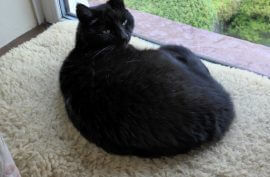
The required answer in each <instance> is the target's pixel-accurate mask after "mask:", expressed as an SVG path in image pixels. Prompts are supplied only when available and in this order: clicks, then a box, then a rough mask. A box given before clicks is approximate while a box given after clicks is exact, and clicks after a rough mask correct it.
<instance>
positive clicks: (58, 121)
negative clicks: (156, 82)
mask: <svg viewBox="0 0 270 177" xmlns="http://www.w3.org/2000/svg"><path fill="white" fill-rule="evenodd" d="M76 26H77V23H76V22H71V21H66V22H60V23H58V24H55V25H53V26H52V27H50V28H49V29H48V30H47V31H45V32H44V33H42V34H40V35H39V36H38V37H36V38H34V39H32V40H31V41H29V42H26V43H24V44H22V45H20V46H19V47H17V48H15V49H12V50H11V51H10V52H9V53H7V54H6V55H5V56H3V57H2V58H0V133H1V135H2V136H3V137H4V139H5V141H6V143H7V144H8V147H9V149H10V151H11V153H12V155H13V157H14V160H15V162H16V164H17V166H18V169H19V170H20V172H21V174H22V176H23V177H41V176H42V177H128V176H132V177H135V176H136V177H180V176H185V177H187V176H193V177H209V176H218V177H227V176H237V177H241V176H250V177H255V176H260V177H263V176H268V177H269V176H270V80H269V79H268V78H266V77H262V76H259V75H256V74H254V73H250V72H247V71H243V70H239V69H234V68H229V67H224V66H221V65H217V64H212V63H208V62H205V64H206V65H207V67H208V68H209V70H210V72H211V73H212V75H213V76H214V77H215V78H216V79H217V80H218V81H219V82H220V83H222V84H223V85H224V87H225V88H226V89H227V90H228V91H229V92H230V93H231V95H232V98H233V101H234V103H235V107H236V114H237V117H236V119H235V121H234V122H233V124H232V126H231V129H230V130H229V132H228V133H227V134H226V136H225V137H224V139H223V140H222V141H220V142H219V143H216V144H214V145H212V146H210V147H209V146H208V147H202V148H201V149H198V150H194V151H192V152H190V153H189V154H185V155H178V156H176V157H173V158H160V159H141V158H137V157H127V156H125V157H123V156H117V155H111V154H108V153H105V152H104V151H103V150H102V149H100V148H97V147H96V146H95V145H94V144H91V143H89V142H87V141H86V140H85V139H84V138H83V137H82V136H80V134H79V133H78V132H77V131H76V130H75V128H74V127H73V126H72V124H71V123H70V121H69V120H68V118H67V114H66V112H65V109H64V104H63V100H62V97H61V94H60V91H59V83H58V76H59V69H60V66H61V64H62V62H63V60H64V59H65V57H66V56H67V54H68V53H69V51H70V50H71V49H72V47H73V46H74V36H75V31H76ZM131 43H132V44H133V45H135V46H137V47H139V48H146V47H149V48H152V47H157V46H156V45H153V44H150V43H148V42H146V41H143V40H140V39H136V38H133V39H132V41H131ZM240 59H241V58H239V60H240Z"/></svg>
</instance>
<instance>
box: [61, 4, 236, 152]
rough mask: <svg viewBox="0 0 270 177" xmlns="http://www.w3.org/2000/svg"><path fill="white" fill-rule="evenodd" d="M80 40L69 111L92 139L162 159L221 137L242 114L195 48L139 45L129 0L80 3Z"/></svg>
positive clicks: (71, 60) (67, 67) (72, 62)
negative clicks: (134, 44)
mask: <svg viewBox="0 0 270 177" xmlns="http://www.w3.org/2000/svg"><path fill="white" fill-rule="evenodd" d="M77 16H78V18H79V25H78V29H77V34H76V46H75V48H74V49H73V50H72V51H71V52H70V54H69V56H68V57H67V58H66V60H65V61H64V63H63V66H62V68H61V72H60V86H61V91H62V94H63V96H64V100H65V105H66V110H67V112H68V116H69V118H70V120H71V121H72V123H73V124H74V126H75V127H76V128H77V129H78V130H79V131H80V133H81V134H82V135H83V136H84V137H85V138H87V139H88V140H89V141H91V142H93V143H95V144H96V145H97V146H99V147H102V148H103V149H104V150H105V151H107V152H110V153H115V154H122V155H136V156H141V157H160V156H170V155H176V154H179V153H185V152H188V151H189V150H191V149H193V148H195V147H199V146H200V145H201V144H203V143H206V142H210V141H215V140H219V139H220V138H221V137H222V136H223V135H224V133H225V132H226V131H227V130H228V128H229V125H230V124H231V122H232V120H233V118H234V108H233V103H232V101H231V99H230V96H229V94H228V93H227V92H226V91H225V90H224V88H223V87H222V86H221V85H220V84H219V83H217V81H215V80H214V79H213V77H211V75H210V73H209V72H208V69H207V68H206V67H205V66H204V64H203V63H202V62H201V61H200V59H199V58H198V57H197V56H196V55H195V54H194V53H192V52H191V51H190V50H188V49H186V48H184V47H181V46H174V45H167V46H162V47H160V48H159V49H158V50H137V49H135V48H134V47H132V46H131V45H128V44H127V43H128V42H129V40H130V37H131V35H132V30H133V27H134V19H133V17H132V15H131V14H130V13H129V12H128V10H127V9H125V6H124V3H123V1H122V0H110V1H108V2H107V3H105V4H102V5H99V6H95V7H90V8H88V7H86V6H84V5H81V4H79V5H77Z"/></svg>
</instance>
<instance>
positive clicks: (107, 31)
mask: <svg viewBox="0 0 270 177" xmlns="http://www.w3.org/2000/svg"><path fill="white" fill-rule="evenodd" d="M102 33H103V34H110V33H111V31H110V30H104V31H102Z"/></svg>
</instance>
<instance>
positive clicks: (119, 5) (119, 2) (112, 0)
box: [107, 0, 125, 9]
mask: <svg viewBox="0 0 270 177" xmlns="http://www.w3.org/2000/svg"><path fill="white" fill-rule="evenodd" d="M107 3H108V4H109V5H110V6H111V7H112V8H113V9H124V8H125V4H124V1H123V0H109V1H108V2H107Z"/></svg>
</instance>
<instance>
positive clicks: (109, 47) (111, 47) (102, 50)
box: [93, 45, 114, 58]
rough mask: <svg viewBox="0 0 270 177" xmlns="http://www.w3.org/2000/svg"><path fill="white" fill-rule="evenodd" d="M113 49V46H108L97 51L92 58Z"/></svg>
mask: <svg viewBox="0 0 270 177" xmlns="http://www.w3.org/2000/svg"><path fill="white" fill-rule="evenodd" d="M113 48H114V46H113V45H109V46H107V47H104V48H103V49H101V50H99V51H98V52H97V53H96V54H95V55H94V56H93V58H95V57H97V56H98V55H99V54H101V53H102V52H104V51H106V50H107V49H110V51H112V49H113Z"/></svg>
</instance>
